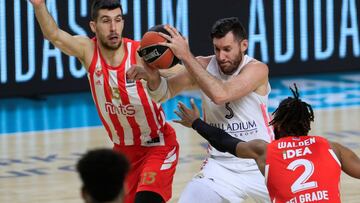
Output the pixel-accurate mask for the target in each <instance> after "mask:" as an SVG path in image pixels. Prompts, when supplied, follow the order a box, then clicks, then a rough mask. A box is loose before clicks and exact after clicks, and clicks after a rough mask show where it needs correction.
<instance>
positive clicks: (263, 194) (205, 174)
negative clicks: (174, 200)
mask: <svg viewBox="0 0 360 203" xmlns="http://www.w3.org/2000/svg"><path fill="white" fill-rule="evenodd" d="M222 164H223V162H219V161H217V160H214V159H212V158H209V159H208V160H207V163H206V164H205V165H204V167H203V168H202V170H201V171H200V172H199V173H198V174H196V175H195V176H194V178H193V179H192V180H191V181H190V182H189V183H188V185H187V186H186V188H185V190H184V191H183V193H182V194H181V197H180V200H190V199H192V198H190V196H193V195H194V194H199V193H202V192H204V191H203V190H202V189H201V188H199V187H206V188H208V189H210V190H212V192H215V193H217V195H218V196H220V197H221V199H222V200H221V201H219V200H218V199H217V200H215V201H211V202H214V203H215V202H216V203H220V202H221V203H223V202H230V203H239V202H243V201H244V200H246V199H248V198H249V197H251V198H252V199H253V200H255V202H271V201H270V198H269V194H268V190H267V188H266V185H265V178H264V176H263V175H262V174H261V172H260V171H259V170H258V169H257V167H256V168H255V167H250V168H253V169H252V170H248V171H245V170H243V171H241V172H239V171H233V170H229V169H227V168H225V167H224V166H223V165H222ZM197 191H198V192H197ZM210 192H211V191H207V195H208V196H211V195H210V194H209V193H210ZM199 198H201V195H199ZM197 201H198V202H202V200H199V199H197Z"/></svg>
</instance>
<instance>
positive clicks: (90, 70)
mask: <svg viewBox="0 0 360 203" xmlns="http://www.w3.org/2000/svg"><path fill="white" fill-rule="evenodd" d="M95 47H96V42H95ZM97 56H98V55H97V49H96V48H95V49H94V56H93V61H92V62H91V65H90V67H89V80H90V88H91V94H92V96H93V100H94V102H95V106H96V110H97V111H98V114H99V116H100V120H101V122H102V123H103V125H104V127H105V129H106V131H107V132H108V135H109V138H110V140H111V141H112V137H113V135H112V132H111V130H110V127H109V125H108V124H107V123H106V121H105V119H104V117H103V116H102V114H101V111H100V109H99V103H98V101H97V96H96V90H95V81H94V72H95V71H94V70H95V66H96V61H97V58H98V57H97Z"/></svg>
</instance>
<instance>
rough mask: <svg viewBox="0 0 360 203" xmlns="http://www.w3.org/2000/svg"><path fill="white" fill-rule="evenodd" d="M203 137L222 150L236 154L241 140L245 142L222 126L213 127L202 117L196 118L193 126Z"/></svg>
mask: <svg viewBox="0 0 360 203" xmlns="http://www.w3.org/2000/svg"><path fill="white" fill-rule="evenodd" d="M191 127H192V128H193V129H194V130H196V131H197V132H198V133H199V134H200V135H201V136H202V137H203V138H205V139H206V140H207V141H209V143H210V144H211V145H212V146H213V147H215V148H216V149H217V150H219V151H221V152H229V153H231V154H233V155H234V156H236V146H237V144H238V143H239V142H243V141H242V140H239V139H237V138H234V137H232V136H231V135H229V134H228V133H227V132H225V131H224V130H222V129H220V128H216V127H213V126H211V125H209V124H207V123H205V122H204V121H202V120H201V119H196V120H195V121H194V122H193V124H192V126H191Z"/></svg>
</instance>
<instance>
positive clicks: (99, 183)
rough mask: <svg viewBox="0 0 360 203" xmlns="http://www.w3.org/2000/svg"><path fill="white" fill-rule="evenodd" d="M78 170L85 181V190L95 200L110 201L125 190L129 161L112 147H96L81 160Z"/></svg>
mask: <svg viewBox="0 0 360 203" xmlns="http://www.w3.org/2000/svg"><path fill="white" fill-rule="evenodd" d="M77 170H78V172H79V175H80V178H81V180H82V182H83V191H85V192H86V194H88V195H89V196H90V198H91V199H92V200H93V202H108V201H113V200H115V199H116V198H118V197H119V196H120V194H121V193H122V192H123V186H124V179H125V177H126V174H127V172H128V170H129V163H128V161H127V159H126V158H125V156H123V155H122V154H119V153H117V152H114V151H112V150H110V149H96V150H92V151H89V152H87V153H86V154H85V155H84V156H83V157H82V158H81V159H80V160H79V162H78V164H77Z"/></svg>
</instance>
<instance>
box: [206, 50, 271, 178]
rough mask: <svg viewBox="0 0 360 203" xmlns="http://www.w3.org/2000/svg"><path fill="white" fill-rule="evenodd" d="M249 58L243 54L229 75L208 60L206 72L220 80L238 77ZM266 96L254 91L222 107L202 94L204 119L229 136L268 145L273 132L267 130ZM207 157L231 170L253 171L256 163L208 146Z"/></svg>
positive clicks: (215, 63) (213, 61)
mask: <svg viewBox="0 0 360 203" xmlns="http://www.w3.org/2000/svg"><path fill="white" fill-rule="evenodd" d="M251 60H253V58H251V57H249V56H247V55H245V56H244V59H243V62H242V64H240V65H239V68H238V70H237V71H236V72H235V73H233V74H232V75H225V74H224V73H222V71H221V69H220V67H219V66H218V63H217V61H216V58H215V56H213V57H212V59H211V61H210V63H209V64H208V66H207V71H208V72H209V73H210V74H211V75H213V76H214V77H216V78H218V79H220V80H228V79H230V78H232V77H235V76H236V75H238V74H239V72H240V71H241V69H242V68H243V67H244V66H245V65H246V64H248V63H249V62H250V61H251ZM268 87H269V88H268V89H269V90H268V93H267V94H266V95H265V96H262V95H259V94H257V93H255V92H251V93H250V94H248V95H246V96H244V97H242V98H240V99H238V100H235V101H231V102H227V103H226V104H223V105H217V104H215V103H214V102H212V101H211V99H210V98H209V97H208V96H207V95H206V94H205V93H204V92H203V91H201V94H202V107H203V112H204V120H205V121H206V123H208V124H210V125H211V126H215V127H218V128H221V129H223V130H225V131H226V132H227V133H229V134H230V135H232V136H233V137H236V138H239V139H241V140H244V141H249V140H254V139H261V140H265V141H266V142H271V141H272V140H273V139H274V135H273V131H272V129H271V128H270V127H269V125H268V123H269V114H268V111H267V104H268V95H269V93H270V84H268ZM209 154H210V157H211V158H213V159H215V160H217V161H219V164H221V165H223V164H225V165H224V167H226V168H229V169H230V170H235V171H239V170H240V171H247V170H254V169H257V166H256V163H255V161H254V160H252V159H240V158H237V157H235V156H233V155H232V154H230V153H222V152H219V151H217V150H216V149H215V148H214V147H211V146H209Z"/></svg>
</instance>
